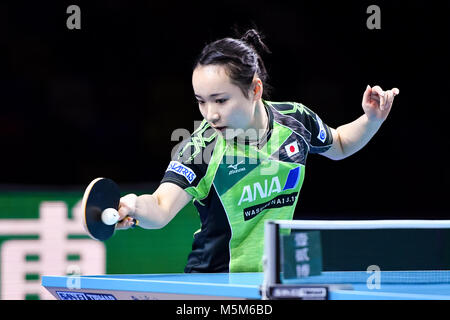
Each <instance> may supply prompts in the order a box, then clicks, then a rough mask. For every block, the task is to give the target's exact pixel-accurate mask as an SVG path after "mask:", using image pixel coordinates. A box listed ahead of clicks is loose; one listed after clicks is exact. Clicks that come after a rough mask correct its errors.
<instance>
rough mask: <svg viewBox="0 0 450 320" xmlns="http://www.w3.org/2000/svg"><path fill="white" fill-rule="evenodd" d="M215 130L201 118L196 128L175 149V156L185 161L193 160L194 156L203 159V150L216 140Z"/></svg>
mask: <svg viewBox="0 0 450 320" xmlns="http://www.w3.org/2000/svg"><path fill="white" fill-rule="evenodd" d="M217 135H218V133H217V131H216V130H214V129H213V128H212V127H211V125H210V124H209V123H208V121H206V120H203V121H202V122H201V123H200V125H199V126H198V127H197V129H195V130H194V132H193V133H192V134H191V135H190V137H189V138H187V139H185V140H184V141H183V142H182V143H181V144H180V147H179V148H178V150H177V155H176V156H177V158H178V159H179V160H181V161H183V162H185V163H189V162H193V161H194V160H195V159H196V158H199V157H200V158H201V159H203V152H204V151H205V149H206V148H208V147H210V146H211V144H215V142H216V140H217Z"/></svg>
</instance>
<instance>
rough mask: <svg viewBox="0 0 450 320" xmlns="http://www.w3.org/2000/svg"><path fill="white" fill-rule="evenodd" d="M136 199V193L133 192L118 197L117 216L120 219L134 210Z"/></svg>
mask: <svg viewBox="0 0 450 320" xmlns="http://www.w3.org/2000/svg"><path fill="white" fill-rule="evenodd" d="M136 199H137V195H135V194H134V193H130V194H127V195H126V196H124V197H122V198H120V203H119V210H118V211H119V216H120V219H123V218H125V217H126V216H130V215H132V214H133V213H134V211H136Z"/></svg>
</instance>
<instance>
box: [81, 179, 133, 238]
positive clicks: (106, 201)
mask: <svg viewBox="0 0 450 320" xmlns="http://www.w3.org/2000/svg"><path fill="white" fill-rule="evenodd" d="M119 203H120V190H119V186H118V185H117V184H116V183H115V182H114V181H112V180H111V179H107V178H97V179H95V180H93V181H92V182H91V183H90V184H89V185H88V187H87V188H86V191H85V192H84V195H83V200H82V203H81V208H82V210H83V223H84V227H85V229H86V231H87V232H88V234H89V236H90V237H91V238H93V239H95V240H99V241H105V240H108V239H109V238H110V237H112V235H113V234H114V231H115V229H116V224H117V222H119V212H118V211H117V210H118V209H119ZM133 225H134V226H136V225H138V221H137V220H135V219H134V224H133Z"/></svg>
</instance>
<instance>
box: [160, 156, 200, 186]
mask: <svg viewBox="0 0 450 320" xmlns="http://www.w3.org/2000/svg"><path fill="white" fill-rule="evenodd" d="M166 171H172V172H175V173H178V174H179V175H182V176H183V177H185V178H186V180H187V181H188V182H189V183H192V181H194V180H195V177H196V175H195V173H194V171H192V170H191V169H189V168H188V167H186V166H185V165H183V164H182V163H180V162H178V161H170V163H169V166H168V167H167V170H166Z"/></svg>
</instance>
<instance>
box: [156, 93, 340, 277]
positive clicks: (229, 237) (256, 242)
mask: <svg viewBox="0 0 450 320" xmlns="http://www.w3.org/2000/svg"><path fill="white" fill-rule="evenodd" d="M264 105H265V108H266V111H267V113H268V116H269V131H268V134H267V137H266V139H265V142H264V143H263V144H262V145H252V144H249V143H238V142H236V141H233V140H231V141H230V140H225V139H224V138H223V137H222V135H221V134H219V133H217V132H216V131H215V130H214V129H213V128H212V127H211V126H210V125H209V123H208V122H207V121H206V120H204V121H203V122H202V123H201V125H200V126H199V127H198V128H197V129H196V130H195V132H194V133H193V134H192V135H191V137H190V139H188V140H187V141H185V142H184V143H182V144H181V147H180V148H179V149H178V152H177V153H176V154H175V156H174V158H173V159H172V161H171V162H170V164H169V166H168V168H167V170H166V172H165V174H164V177H163V179H162V181H161V183H163V182H171V183H175V184H177V185H178V186H180V187H181V188H183V189H184V190H185V191H186V192H188V193H189V194H190V195H192V196H193V201H194V205H195V206H196V208H197V209H198V212H199V215H200V221H201V228H200V230H198V231H197V232H196V233H195V234H194V241H193V245H192V252H191V253H190V254H189V257H188V262H187V265H186V268H185V272H261V271H263V269H262V268H263V265H262V256H263V252H264V222H265V220H267V219H292V217H293V214H294V210H295V206H296V204H297V201H298V196H299V192H300V189H301V186H302V183H303V179H304V177H305V163H306V157H307V155H308V153H321V152H325V151H326V150H328V149H329V148H330V146H331V144H332V135H331V132H330V129H329V127H328V126H327V125H326V124H325V123H323V122H322V121H321V119H320V118H319V117H318V116H317V115H316V114H315V113H314V112H313V111H311V110H310V109H309V108H307V107H306V106H304V105H302V104H300V103H293V102H270V101H264Z"/></svg>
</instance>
